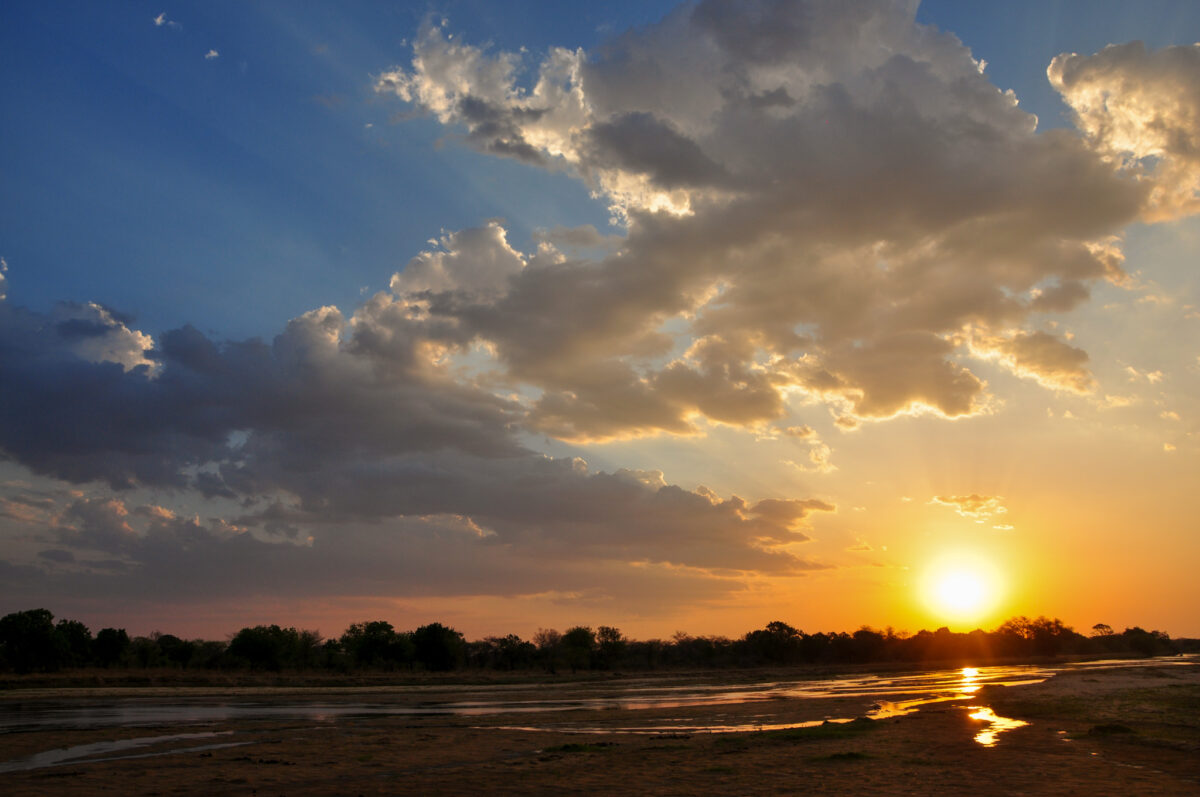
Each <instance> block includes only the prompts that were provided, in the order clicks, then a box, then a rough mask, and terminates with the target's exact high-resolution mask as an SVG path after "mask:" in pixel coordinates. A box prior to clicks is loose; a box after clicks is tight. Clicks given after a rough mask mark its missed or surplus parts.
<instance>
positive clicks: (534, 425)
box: [0, 0, 1200, 639]
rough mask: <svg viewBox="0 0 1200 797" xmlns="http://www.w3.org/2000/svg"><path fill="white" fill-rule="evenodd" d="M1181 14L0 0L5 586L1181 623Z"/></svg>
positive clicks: (479, 608)
mask: <svg viewBox="0 0 1200 797" xmlns="http://www.w3.org/2000/svg"><path fill="white" fill-rule="evenodd" d="M1197 40H1200V3H1196V2H1194V1H1193V0H1178V2H1164V1H1157V2H1156V1H1154V0H1143V1H1142V2H1137V3H1134V2H1104V1H1103V0H1095V1H1093V0H1087V1H1086V2H1085V1H1084V0H1080V1H1079V2H1066V1H1062V2H1053V1H1048V0H1038V1H1037V2H996V3H988V4H985V3H963V2H958V1H957V0H954V1H950V0H947V1H945V2H936V3H921V4H920V6H919V7H918V5H917V3H916V2H897V3H892V2H885V1H884V0H880V2H861V3H858V2H856V3H845V2H838V1H834V0H828V1H826V2H779V3H774V2H741V3H727V4H726V3H708V2H702V3H685V4H683V5H676V4H674V3H666V2H647V1H646V0H638V1H637V2H632V1H631V2H611V3H609V2H596V3H589V4H581V5H579V6H575V5H573V4H566V3H561V2H549V1H546V2H532V1H522V2H508V1H506V2H503V3H498V2H483V1H482V0H447V1H446V2H437V0H433V1H432V2H424V0H423V1H422V2H412V3H408V2H404V3H380V2H341V3H306V4H298V3H292V2H255V3H243V2H232V1H229V2H204V3H178V2H170V3H161V2H160V3H157V4H151V5H148V4H144V3H140V2H129V3H119V4H108V3H93V2H78V3H49V2H23V1H21V0H18V1H16V2H14V1H12V0H10V2H5V3H3V4H0V107H2V108H3V111H4V114H3V116H4V122H3V133H2V135H0V180H2V183H0V184H2V186H3V191H2V192H0V257H2V258H3V260H0V269H2V270H0V614H5V613H8V612H12V611H17V610H22V609H30V608H36V607H45V608H47V609H50V610H51V611H52V612H54V613H55V614H56V615H58V616H60V617H69V618H73V619H79V620H82V621H84V622H85V623H87V624H88V625H89V626H91V627H92V630H93V631H95V630H96V629H98V628H100V627H102V626H123V627H126V628H128V629H129V631H130V632H131V633H147V632H150V631H152V630H155V629H160V630H162V631H165V632H170V633H174V634H178V635H182V636H204V637H209V638H218V639H220V638H224V637H225V636H227V635H228V634H230V633H232V632H234V631H236V630H237V629H238V628H241V627H243V626H246V625H254V624H259V623H278V624H280V625H285V626H297V627H300V628H311V629H319V630H320V631H321V632H322V633H324V634H326V635H330V636H336V635H337V634H339V633H340V632H341V631H342V630H343V629H344V628H345V627H346V626H347V625H348V624H349V623H351V622H357V621H363V620H374V619H386V620H388V621H390V622H392V623H393V624H394V625H395V626H396V627H397V628H400V629H409V628H413V627H415V626H418V625H421V624H424V623H428V622H432V621H439V622H442V623H445V624H447V625H451V626H453V627H455V628H457V629H458V630H460V631H462V632H464V633H465V634H466V635H467V637H468V638H477V637H481V636H484V635H490V634H505V633H510V632H511V633H517V634H520V635H521V636H523V637H526V638H528V637H529V636H530V635H532V633H533V632H534V630H535V629H537V628H538V627H556V628H559V629H565V628H566V627H568V626H571V625H576V624H586V625H592V626H596V625H600V624H604V625H615V626H618V627H619V628H621V629H622V630H623V631H624V632H625V633H626V634H628V635H630V636H633V637H636V638H643V639H644V638H650V637H668V636H670V635H671V634H673V633H674V632H676V631H684V632H688V633H691V634H697V635H700V634H728V635H736V634H741V633H745V632H746V631H749V630H752V629H754V628H760V627H762V626H763V625H765V624H766V623H767V622H769V621H772V620H783V621H785V622H788V623H790V624H792V625H793V626H795V627H797V628H801V629H803V630H805V631H808V632H815V631H820V630H847V631H852V630H854V629H855V628H857V627H859V626H861V625H864V624H866V625H871V626H874V627H877V628H883V627H885V626H892V627H894V628H896V629H897V630H900V629H906V630H908V631H916V630H918V629H920V628H931V629H932V628H936V627H938V626H941V625H949V626H950V627H951V628H952V629H954V630H970V629H972V628H975V627H983V628H985V629H991V628H994V627H995V626H996V625H998V624H999V623H1000V622H1002V621H1003V620H1004V619H1006V618H1008V617H1010V616H1013V615H1018V614H1028V615H1038V614H1045V615H1048V616H1055V617H1060V618H1061V619H1062V620H1063V621H1064V622H1066V623H1068V624H1070V625H1073V626H1074V627H1075V628H1076V629H1077V630H1080V631H1083V632H1087V631H1089V630H1090V628H1091V626H1092V625H1093V624H1095V623H1107V624H1109V625H1111V626H1112V627H1113V628H1115V629H1117V630H1118V631H1120V630H1121V629H1123V628H1124V627H1126V626H1130V625H1135V624H1136V625H1141V626H1144V627H1147V628H1156V629H1161V630H1164V631H1167V632H1168V633H1170V634H1172V635H1173V636H1200V614H1198V613H1197V612H1196V610H1195V607H1197V606H1200V578H1198V577H1197V576H1196V572H1197V568H1198V567H1200V519H1198V514H1200V512H1198V510H1197V502H1196V498H1197V495H1198V494H1200V277H1198V273H1200V272H1198V270H1197V259H1198V257H1200V44H1197V43H1196V42H1197Z"/></svg>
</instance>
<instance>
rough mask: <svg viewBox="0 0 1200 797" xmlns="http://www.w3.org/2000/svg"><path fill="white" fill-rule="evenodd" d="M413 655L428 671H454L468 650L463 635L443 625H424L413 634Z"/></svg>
mask: <svg viewBox="0 0 1200 797" xmlns="http://www.w3.org/2000/svg"><path fill="white" fill-rule="evenodd" d="M412 643H413V653H414V656H415V657H416V660H417V661H418V662H420V664H421V666H422V667H424V668H425V669H427V670H437V671H445V670H453V669H454V668H455V667H457V666H458V664H459V662H460V660H461V659H462V657H463V654H464V653H465V650H466V643H465V641H464V640H463V635H462V634H460V633H459V632H457V631H455V630H454V629H453V628H447V627H446V626H444V625H442V624H441V623H430V624H429V625H423V626H421V627H420V628H418V629H417V630H416V631H413V633H412Z"/></svg>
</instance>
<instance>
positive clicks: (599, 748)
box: [542, 742, 617, 753]
mask: <svg viewBox="0 0 1200 797" xmlns="http://www.w3.org/2000/svg"><path fill="white" fill-rule="evenodd" d="M616 746H617V743H616V742H567V743H566V744H559V745H555V746H554V747H547V748H546V749H545V750H543V751H542V752H545V753H600V752H603V751H605V750H607V749H608V748H610V747H616Z"/></svg>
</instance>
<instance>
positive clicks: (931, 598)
mask: <svg viewBox="0 0 1200 797" xmlns="http://www.w3.org/2000/svg"><path fill="white" fill-rule="evenodd" d="M1002 593H1003V585H1002V579H1001V577H1000V572H999V569H998V568H997V567H996V565H995V564H994V563H992V562H991V561H989V560H987V559H985V558H984V557H981V556H978V555H973V554H962V553H956V554H948V555H945V556H942V557H940V558H938V559H937V560H935V561H934V562H932V563H931V564H930V565H929V567H927V568H926V570H925V572H924V574H923V575H922V577H921V597H922V599H923V602H924V603H925V606H926V608H927V609H928V610H929V611H930V612H931V613H933V614H934V615H936V616H937V617H939V618H943V619H946V620H951V621H955V622H962V623H969V622H976V621H978V620H981V619H983V618H985V617H987V616H988V615H990V614H991V613H992V612H993V611H994V610H995V609H996V608H997V606H998V605H999V603H1000V599H1001V597H1002Z"/></svg>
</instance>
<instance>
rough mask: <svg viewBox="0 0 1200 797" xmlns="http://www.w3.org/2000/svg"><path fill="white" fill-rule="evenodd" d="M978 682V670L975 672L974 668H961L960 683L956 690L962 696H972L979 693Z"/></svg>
mask: <svg viewBox="0 0 1200 797" xmlns="http://www.w3.org/2000/svg"><path fill="white" fill-rule="evenodd" d="M978 680H979V670H977V669H976V668H974V667H963V668H962V683H961V684H960V685H959V687H958V688H959V689H960V690H961V691H962V692H963V693H964V694H968V695H973V694H975V693H976V692H978V691H979V687H980V684H979V683H977V681H978Z"/></svg>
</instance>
